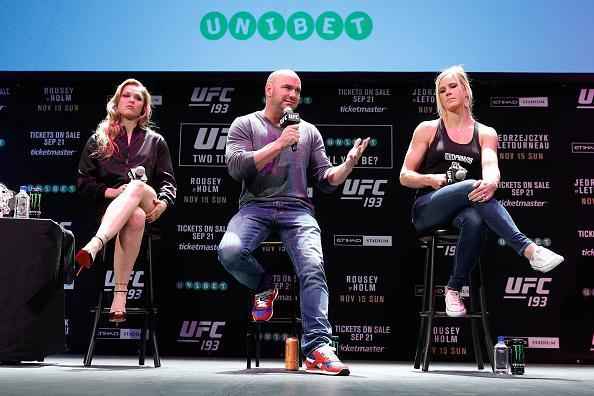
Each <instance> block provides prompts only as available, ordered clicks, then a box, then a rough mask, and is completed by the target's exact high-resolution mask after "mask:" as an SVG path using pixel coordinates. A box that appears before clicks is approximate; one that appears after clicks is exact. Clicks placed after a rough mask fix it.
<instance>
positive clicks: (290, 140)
mask: <svg viewBox="0 0 594 396" xmlns="http://www.w3.org/2000/svg"><path fill="white" fill-rule="evenodd" d="M278 140H279V142H280V144H281V146H282V147H283V148H285V147H288V146H292V145H293V144H297V143H299V124H293V125H289V126H288V127H286V128H285V129H283V132H282V133H281V135H280V137H279V138H278Z"/></svg>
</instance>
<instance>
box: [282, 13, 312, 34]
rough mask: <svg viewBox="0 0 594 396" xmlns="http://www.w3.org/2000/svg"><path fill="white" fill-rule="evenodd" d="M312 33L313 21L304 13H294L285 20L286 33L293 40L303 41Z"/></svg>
mask: <svg viewBox="0 0 594 396" xmlns="http://www.w3.org/2000/svg"><path fill="white" fill-rule="evenodd" d="M313 32H314V20H313V18H312V17H311V15H309V14H308V13H306V12H302V11H300V12H296V13H294V14H293V15H291V16H290V17H289V19H288V20H287V33H289V36H291V37H292V38H293V39H295V40H299V41H301V40H305V39H308V38H309V36H311V35H312V33H313Z"/></svg>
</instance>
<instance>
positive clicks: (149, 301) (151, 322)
mask: <svg viewBox="0 0 594 396" xmlns="http://www.w3.org/2000/svg"><path fill="white" fill-rule="evenodd" d="M157 238H158V234H157V233H156V232H155V231H154V230H153V227H150V226H147V228H146V229H145V232H144V235H143V245H145V246H146V249H145V253H146V257H147V261H146V266H145V268H144V271H145V284H144V298H143V300H144V304H143V306H142V307H130V308H128V307H126V316H127V317H129V316H141V317H144V323H143V326H142V329H141V331H140V350H139V354H138V364H139V365H141V366H143V365H144V362H145V357H146V344H147V341H148V340H147V333H148V336H149V338H150V341H151V342H150V344H151V346H152V349H153V350H152V352H153V362H154V366H155V368H156V367H160V366H161V358H160V356H159V348H158V345H157V326H156V317H157V313H158V308H157V307H156V306H155V304H154V291H153V259H152V241H153V239H157ZM141 251H142V250H141ZM106 252H107V248H104V249H103V251H102V255H101V257H102V259H101V262H102V263H103V264H104V267H105V263H106ZM97 264H98V263H97ZM97 274H98V278H99V279H98V280H99V281H100V284H99V286H100V290H99V297H98V299H97V306H95V307H93V308H91V309H90V311H91V312H93V313H94V315H93V318H94V319H93V328H92V330H91V338H90V341H89V347H88V349H87V352H86V354H85V356H84V358H83V362H84V365H85V366H86V367H89V366H90V365H91V362H92V361H93V355H94V352H95V344H96V341H97V330H98V326H99V322H100V321H101V319H102V318H107V317H108V315H109V310H110V309H109V307H104V306H103V294H104V285H103V282H104V279H105V277H104V276H100V275H103V274H104V271H100V270H97Z"/></svg>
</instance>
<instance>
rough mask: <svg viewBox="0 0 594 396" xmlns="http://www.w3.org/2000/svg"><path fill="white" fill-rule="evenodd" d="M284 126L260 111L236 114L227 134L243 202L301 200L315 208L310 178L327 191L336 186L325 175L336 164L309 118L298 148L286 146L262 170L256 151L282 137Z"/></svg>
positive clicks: (303, 123) (302, 126) (301, 126)
mask: <svg viewBox="0 0 594 396" xmlns="http://www.w3.org/2000/svg"><path fill="white" fill-rule="evenodd" d="M281 133H282V130H281V129H280V128H279V127H278V126H276V125H273V124H272V123H271V122H270V121H268V120H267V119H266V118H265V117H264V112H263V111H257V112H254V113H251V114H247V115H244V116H241V117H238V118H236V119H235V120H234V121H233V123H232V124H231V127H230V128H229V134H228V136H227V147H226V149H225V160H226V163H227V168H228V170H229V174H230V175H231V177H233V178H234V179H235V180H237V181H240V182H241V183H242V188H241V195H240V197H239V206H240V207H241V206H244V205H246V204H247V203H248V202H252V201H256V202H266V201H293V202H294V201H297V202H302V203H304V204H306V205H307V206H308V207H310V208H312V209H313V204H312V202H311V200H310V199H309V198H308V196H307V182H308V179H309V180H311V181H312V182H313V183H314V184H315V185H316V186H317V187H318V188H319V189H320V190H322V191H323V192H332V191H333V190H334V189H335V188H336V187H335V186H332V185H330V183H328V180H326V178H325V177H324V175H325V173H326V170H327V169H328V168H331V167H332V164H331V163H330V160H329V159H328V156H327V155H326V150H325V149H324V141H323V139H322V135H321V134H320V132H319V131H318V129H317V128H316V127H315V126H313V125H312V124H310V123H309V122H307V121H303V120H301V123H300V124H299V143H298V144H297V151H292V150H291V147H286V148H285V149H284V150H283V151H282V152H281V153H280V154H279V155H278V156H277V157H276V158H275V159H274V160H272V161H271V162H269V163H268V164H267V165H266V166H265V167H264V168H262V170H260V171H259V172H258V171H257V169H256V163H255V161H254V151H257V150H259V149H261V148H262V147H264V146H266V145H267V144H268V143H271V142H273V141H275V140H276V139H278V137H279V136H280V135H281Z"/></svg>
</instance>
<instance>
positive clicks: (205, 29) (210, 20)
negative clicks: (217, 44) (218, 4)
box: [200, 11, 227, 40]
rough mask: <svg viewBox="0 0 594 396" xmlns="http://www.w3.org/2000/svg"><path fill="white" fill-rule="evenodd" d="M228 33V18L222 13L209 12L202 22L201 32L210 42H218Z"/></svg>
mask: <svg viewBox="0 0 594 396" xmlns="http://www.w3.org/2000/svg"><path fill="white" fill-rule="evenodd" d="M226 31H227V18H225V15H223V14H221V13H220V12H216V11H213V12H209V13H208V14H206V15H204V16H203V17H202V20H201V21H200V32H201V33H202V35H203V36H204V37H205V38H206V39H208V40H218V39H220V38H221V37H223V36H224V35H225V32H226Z"/></svg>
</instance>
